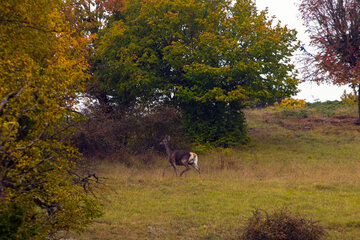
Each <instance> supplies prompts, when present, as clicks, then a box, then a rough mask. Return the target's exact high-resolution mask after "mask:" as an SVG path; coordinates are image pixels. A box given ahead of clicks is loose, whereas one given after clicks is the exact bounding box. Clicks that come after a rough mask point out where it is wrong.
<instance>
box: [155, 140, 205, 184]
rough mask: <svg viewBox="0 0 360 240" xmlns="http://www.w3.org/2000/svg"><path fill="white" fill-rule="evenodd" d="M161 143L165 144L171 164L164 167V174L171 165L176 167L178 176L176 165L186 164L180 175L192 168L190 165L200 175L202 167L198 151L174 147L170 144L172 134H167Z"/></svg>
mask: <svg viewBox="0 0 360 240" xmlns="http://www.w3.org/2000/svg"><path fill="white" fill-rule="evenodd" d="M160 145H164V147H165V149H166V153H167V155H168V157H169V162H170V164H169V165H168V166H166V167H165V168H164V170H163V176H164V175H165V170H166V169H167V168H169V167H173V168H174V171H175V174H176V176H177V175H178V173H177V169H176V165H178V166H185V169H184V170H183V171H182V172H181V173H180V177H181V176H182V175H183V174H184V173H185V172H187V171H189V170H190V166H192V167H193V168H194V169H195V170H196V171H197V172H198V173H199V175H200V168H199V166H198V155H197V154H196V153H193V152H188V151H184V150H174V149H172V148H171V146H170V136H165V138H164V139H163V140H162V141H161V142H160Z"/></svg>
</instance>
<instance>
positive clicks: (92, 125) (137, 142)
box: [73, 107, 187, 165]
mask: <svg viewBox="0 0 360 240" xmlns="http://www.w3.org/2000/svg"><path fill="white" fill-rule="evenodd" d="M84 114H85V115H86V116H88V120H87V121H85V122H82V123H80V124H79V126H78V129H79V131H78V133H77V134H76V135H75V136H74V137H73V142H74V143H75V144H76V145H77V147H78V148H79V150H80V152H81V153H82V154H83V155H84V156H85V157H86V158H89V157H94V158H97V159H101V158H107V159H113V160H114V159H116V160H117V161H120V162H123V163H125V164H126V165H133V164H134V161H133V160H132V159H133V158H134V157H135V158H137V159H138V160H139V162H142V163H144V164H145V165H149V164H151V163H153V162H154V159H152V157H156V153H160V152H165V149H164V147H163V146H160V145H159V142H160V141H161V140H162V139H163V138H164V136H165V135H171V137H172V139H173V140H174V143H176V145H174V147H177V148H183V147H184V148H187V147H185V145H186V138H185V137H184V130H183V129H182V128H181V114H180V113H179V112H178V111H177V110H176V109H174V108H169V107H158V108H156V109H153V110H152V111H145V110H144V109H138V110H136V111H133V112H131V113H123V112H120V111H117V110H114V112H112V113H110V114H104V112H103V111H102V110H101V109H97V108H92V109H89V110H88V111H87V112H84ZM147 153H148V154H147ZM130 156H131V157H130ZM149 156H151V157H149Z"/></svg>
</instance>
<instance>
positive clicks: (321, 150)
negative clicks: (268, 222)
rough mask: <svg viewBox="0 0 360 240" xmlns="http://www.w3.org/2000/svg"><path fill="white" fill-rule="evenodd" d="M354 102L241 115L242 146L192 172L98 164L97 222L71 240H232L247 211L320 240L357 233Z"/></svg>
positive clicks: (211, 155) (211, 156)
mask: <svg viewBox="0 0 360 240" xmlns="http://www.w3.org/2000/svg"><path fill="white" fill-rule="evenodd" d="M356 114H357V113H356V106H353V105H343V104H341V103H339V102H327V103H315V104H311V105H307V107H306V108H304V109H300V110H288V109H285V110H284V109H260V110H259V109H255V110H248V111H247V112H246V116H247V121H248V129H249V135H250V136H251V139H252V141H251V143H250V144H249V145H247V146H240V147H239V148H237V149H226V150H216V151H212V152H208V153H203V154H201V155H200V158H199V165H200V167H201V169H202V175H201V177H199V176H198V175H197V174H196V172H195V171H190V172H187V173H185V175H184V176H183V177H181V178H176V177H175V176H174V173H173V171H172V169H170V168H169V169H168V170H167V171H166V175H165V177H162V174H161V173H162V169H163V167H164V166H166V164H167V159H166V157H159V159H158V160H157V161H156V164H155V165H154V166H151V167H143V168H141V167H140V168H139V167H138V168H127V167H125V166H122V165H120V164H118V163H116V162H113V163H109V162H101V161H99V162H98V164H97V166H96V168H97V169H98V171H99V174H100V175H102V176H104V177H106V178H107V183H106V184H107V186H108V187H109V191H107V193H105V196H104V197H105V200H104V210H105V214H104V216H103V217H102V218H100V219H98V220H96V221H95V222H94V224H93V225H91V226H89V227H88V228H87V229H86V231H85V232H84V233H82V234H81V235H77V234H75V233H72V234H70V235H68V236H66V238H72V239H237V238H238V237H239V235H240V234H241V231H242V229H243V227H244V226H245V224H246V221H247V219H248V218H249V217H250V216H252V213H253V211H254V210H256V209H262V210H266V211H269V212H271V211H273V210H274V209H275V210H276V209H279V208H286V209H288V210H289V211H290V212H293V213H294V214H297V215H301V216H305V217H307V218H310V219H313V220H316V221H319V224H321V225H322V226H323V227H324V228H325V229H326V231H327V233H328V236H327V239H339V240H340V239H360V208H359V206H360V197H359V196H360V161H359V160H360V145H359V143H360V126H356V125H354V122H355V121H356Z"/></svg>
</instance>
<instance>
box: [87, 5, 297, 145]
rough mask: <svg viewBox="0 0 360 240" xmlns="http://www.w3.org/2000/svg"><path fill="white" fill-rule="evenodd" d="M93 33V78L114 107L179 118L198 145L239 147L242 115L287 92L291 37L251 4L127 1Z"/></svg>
mask: <svg viewBox="0 0 360 240" xmlns="http://www.w3.org/2000/svg"><path fill="white" fill-rule="evenodd" d="M109 22H110V25H109V26H108V27H107V28H105V29H104V30H103V31H102V33H100V40H99V43H98V49H97V54H96V59H95V62H96V64H95V69H96V70H95V73H94V78H93V80H94V81H95V85H96V86H97V88H98V89H101V91H104V92H106V94H107V95H109V96H111V99H110V101H114V102H116V103H117V106H119V107H121V109H126V110H128V109H131V108H132V107H134V106H136V105H137V104H138V103H139V102H142V103H144V102H146V103H148V104H150V105H151V104H154V103H156V104H167V105H172V106H176V107H178V108H180V109H181V110H182V111H183V113H184V118H185V121H184V122H185V124H186V129H187V130H188V131H187V133H188V135H190V136H191V137H192V138H194V139H195V141H196V142H197V143H199V144H212V145H215V146H233V145H236V144H238V143H242V142H246V139H247V137H246V127H245V126H246V124H245V123H244V121H245V119H244V117H243V114H242V110H243V109H244V108H245V107H246V106H247V105H248V104H249V103H259V102H260V103H265V104H267V103H274V102H275V101H277V100H278V99H283V98H284V97H288V96H290V95H292V94H294V93H295V92H296V91H297V90H296V86H297V83H298V81H297V80H296V79H295V77H294V66H293V65H291V64H290V62H289V61H290V60H289V57H290V56H291V54H292V52H293V51H294V50H295V49H296V47H297V45H296V44H294V42H295V41H296V37H295V35H296V33H295V31H293V30H289V29H287V28H286V27H281V26H280V25H279V24H277V25H276V24H274V23H273V21H272V20H271V19H270V20H269V19H268V18H267V16H266V12H265V11H263V12H258V11H257V9H256V7H255V4H254V3H253V2H252V1H245V0H238V1H237V2H236V3H235V4H232V3H231V1H226V0H215V1H207V0H201V1H194V0H160V1H151V0H127V1H124V7H123V9H122V11H121V12H120V13H119V14H118V15H116V16H115V17H113V18H112V20H110V21H109Z"/></svg>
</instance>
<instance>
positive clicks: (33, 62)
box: [0, 0, 99, 239]
mask: <svg viewBox="0 0 360 240" xmlns="http://www.w3.org/2000/svg"><path fill="white" fill-rule="evenodd" d="M65 2H67V1H61V0H54V1H48V0H37V1H33V0H3V1H1V2H0V19H1V21H0V39H1V41H0V56H1V57H0V86H1V87H0V181H1V182H0V185H1V186H2V187H1V188H0V196H1V202H0V217H1V216H2V215H7V214H10V213H11V211H12V207H11V206H13V205H14V204H15V205H17V206H18V207H21V209H22V212H16V214H20V215H21V217H24V221H25V223H24V224H23V225H21V226H15V227H14V229H17V227H19V228H18V229H17V231H18V232H21V231H28V230H29V229H36V234H39V235H41V234H43V235H44V234H45V235H46V234H48V233H52V232H56V231H58V230H62V229H76V230H78V229H81V228H82V227H83V226H84V224H86V223H87V222H88V221H89V220H90V219H91V218H93V217H95V216H98V215H99V211H98V204H97V200H96V199H92V198H90V197H88V196H87V195H86V194H85V193H84V189H83V188H82V187H81V186H78V185H76V184H74V181H75V179H74V177H73V176H70V175H69V171H70V170H71V169H72V161H70V159H72V160H73V161H74V160H76V159H78V157H79V154H78V152H77V151H76V149H74V148H73V147H72V146H70V145H69V144H68V143H67V142H66V141H62V139H61V138H62V137H63V136H66V135H68V134H69V133H70V132H71V128H68V124H69V123H71V121H76V120H77V119H79V116H78V115H76V114H75V113H74V112H73V111H72V110H71V108H72V106H73V105H74V104H76V93H78V92H80V91H81V90H82V87H81V83H82V82H83V81H84V80H86V79H87V77H88V74H87V72H86V71H87V68H88V66H87V63H86V54H87V53H86V51H85V49H86V48H85V47H86V46H87V44H88V39H87V37H84V36H81V35H80V34H74V32H73V31H72V30H71V29H70V26H69V24H68V23H67V22H66V21H65V16H64V15H63V12H64V11H62V9H63V8H66V5H65ZM60 133H61V135H60ZM75 210H78V212H77V214H76V215H74V214H73V212H74V211H75ZM7 211H10V212H7ZM8 224H11V223H8ZM29 231H30V230H29ZM34 231H35V230H34ZM9 234H10V233H9ZM12 234H22V235H11V236H10V237H9V239H10V238H12V239H15V238H16V239H27V237H26V236H25V235H24V232H22V233H12ZM29 234H30V235H31V239H37V237H36V236H33V235H32V234H35V233H29ZM30 235H29V236H30ZM14 236H16V237H14ZM5 238H6V237H5ZM29 238H30V237H29Z"/></svg>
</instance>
